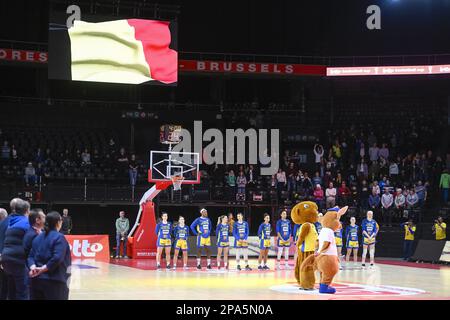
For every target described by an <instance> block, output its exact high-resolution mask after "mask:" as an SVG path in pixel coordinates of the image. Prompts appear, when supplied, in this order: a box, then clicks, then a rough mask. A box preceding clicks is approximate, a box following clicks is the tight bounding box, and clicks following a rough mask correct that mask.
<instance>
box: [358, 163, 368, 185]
mask: <svg viewBox="0 0 450 320" xmlns="http://www.w3.org/2000/svg"><path fill="white" fill-rule="evenodd" d="M356 176H357V177H358V179H359V181H362V180H367V178H368V177H369V169H368V168H367V163H366V162H365V161H364V158H361V161H360V163H358V166H357V167H356Z"/></svg>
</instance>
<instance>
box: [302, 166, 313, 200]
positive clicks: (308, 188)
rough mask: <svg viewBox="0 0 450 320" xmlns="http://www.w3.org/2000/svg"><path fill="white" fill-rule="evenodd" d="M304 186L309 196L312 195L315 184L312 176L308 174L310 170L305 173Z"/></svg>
mask: <svg viewBox="0 0 450 320" xmlns="http://www.w3.org/2000/svg"><path fill="white" fill-rule="evenodd" d="M302 188H303V190H304V192H305V194H306V195H307V196H308V197H309V196H311V194H312V192H313V184H312V181H311V178H310V177H309V175H308V172H305V173H304V176H303V182H302Z"/></svg>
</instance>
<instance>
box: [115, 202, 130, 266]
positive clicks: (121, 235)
mask: <svg viewBox="0 0 450 320" xmlns="http://www.w3.org/2000/svg"><path fill="white" fill-rule="evenodd" d="M128 230H130V221H129V220H128V218H125V211H120V212H119V218H117V219H116V256H115V258H116V259H117V258H125V259H128V256H127V240H128V238H127V237H128ZM122 242H123V255H122V256H120V245H121V243H122Z"/></svg>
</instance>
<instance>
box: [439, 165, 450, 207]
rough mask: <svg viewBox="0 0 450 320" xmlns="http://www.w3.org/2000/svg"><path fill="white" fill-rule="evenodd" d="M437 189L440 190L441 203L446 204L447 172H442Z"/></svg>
mask: <svg viewBox="0 0 450 320" xmlns="http://www.w3.org/2000/svg"><path fill="white" fill-rule="evenodd" d="M439 188H441V189H442V201H443V202H444V204H446V203H448V191H449V189H450V174H449V173H448V170H444V171H443V172H442V174H441V178H440V180H439Z"/></svg>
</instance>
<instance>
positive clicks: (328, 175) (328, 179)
mask: <svg viewBox="0 0 450 320" xmlns="http://www.w3.org/2000/svg"><path fill="white" fill-rule="evenodd" d="M322 181H323V185H324V186H329V185H330V182H333V183H334V179H333V177H332V175H331V171H329V170H327V171H326V172H325V175H324V176H323V178H322Z"/></svg>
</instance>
